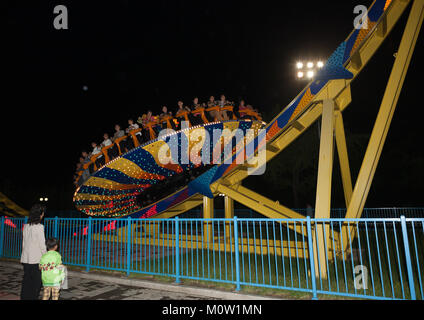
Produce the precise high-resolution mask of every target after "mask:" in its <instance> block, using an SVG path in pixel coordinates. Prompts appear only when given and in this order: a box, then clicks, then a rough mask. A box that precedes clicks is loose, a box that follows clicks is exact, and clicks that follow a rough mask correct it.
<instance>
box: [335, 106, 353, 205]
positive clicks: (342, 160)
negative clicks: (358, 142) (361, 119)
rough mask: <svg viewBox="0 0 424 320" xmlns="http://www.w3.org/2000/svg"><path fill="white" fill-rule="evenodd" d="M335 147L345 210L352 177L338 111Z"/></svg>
mask: <svg viewBox="0 0 424 320" xmlns="http://www.w3.org/2000/svg"><path fill="white" fill-rule="evenodd" d="M335 116H336V126H335V134H336V145H337V152H338V156H339V164H340V171H341V175H342V182H343V191H344V196H345V202H346V208H348V207H349V202H350V198H351V197H352V177H351V174H350V166H349V157H348V154H347V146H346V136H345V131H344V125H343V116H342V113H341V112H340V110H337V111H336V114H335Z"/></svg>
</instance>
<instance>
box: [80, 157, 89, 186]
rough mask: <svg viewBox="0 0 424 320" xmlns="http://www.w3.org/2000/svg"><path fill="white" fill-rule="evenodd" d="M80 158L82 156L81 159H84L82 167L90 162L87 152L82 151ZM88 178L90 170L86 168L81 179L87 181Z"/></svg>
mask: <svg viewBox="0 0 424 320" xmlns="http://www.w3.org/2000/svg"><path fill="white" fill-rule="evenodd" d="M81 156H82V158H83V159H84V160H83V162H82V165H83V166H84V165H85V164H86V163H89V162H90V158H89V157H88V153H87V151H82V152H81ZM83 169H84V167H83ZM88 177H90V170H89V169H88V168H87V169H85V170H84V171H83V173H82V179H83V181H85V180H87V179H88Z"/></svg>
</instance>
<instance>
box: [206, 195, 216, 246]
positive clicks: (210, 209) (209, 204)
mask: <svg viewBox="0 0 424 320" xmlns="http://www.w3.org/2000/svg"><path fill="white" fill-rule="evenodd" d="M213 210H214V205H213V198H212V199H211V198H208V197H206V196H204V197H203V219H213V217H214V214H213V213H214V212H213ZM203 235H204V241H205V243H210V242H211V241H212V237H213V234H212V220H209V221H205V222H204V223H203Z"/></svg>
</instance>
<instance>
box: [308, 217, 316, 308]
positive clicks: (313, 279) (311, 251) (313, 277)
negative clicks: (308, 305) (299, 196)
mask: <svg viewBox="0 0 424 320" xmlns="http://www.w3.org/2000/svg"><path fill="white" fill-rule="evenodd" d="M306 228H307V232H308V249H309V250H308V251H309V263H310V265H311V266H310V267H311V282H312V300H318V298H317V284H316V275H315V260H314V248H313V244H312V237H313V235H312V228H311V217H309V216H308V217H307V218H306Z"/></svg>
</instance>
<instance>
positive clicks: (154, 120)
mask: <svg viewBox="0 0 424 320" xmlns="http://www.w3.org/2000/svg"><path fill="white" fill-rule="evenodd" d="M157 123H158V120H157V117H155V116H154V115H153V113H152V111H150V110H148V111H147V114H146V119H145V124H144V129H145V131H146V132H145V135H146V138H147V140H146V141H150V140H152V138H151V137H150V130H149V126H148V125H149V124H150V126H151V128H152V130H153V133H154V134H155V136H156V137H157V136H158V135H159V130H160V127H159V126H158V125H157Z"/></svg>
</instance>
